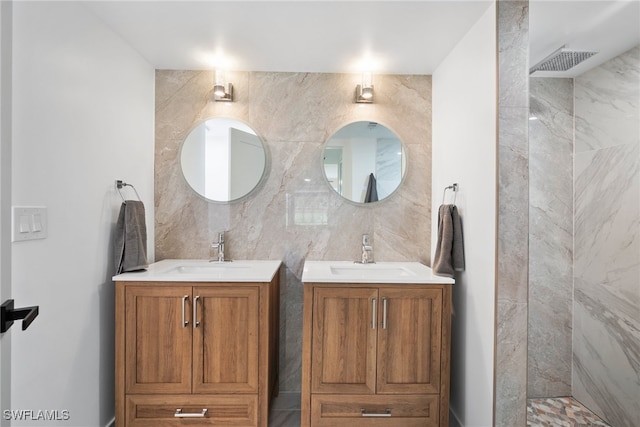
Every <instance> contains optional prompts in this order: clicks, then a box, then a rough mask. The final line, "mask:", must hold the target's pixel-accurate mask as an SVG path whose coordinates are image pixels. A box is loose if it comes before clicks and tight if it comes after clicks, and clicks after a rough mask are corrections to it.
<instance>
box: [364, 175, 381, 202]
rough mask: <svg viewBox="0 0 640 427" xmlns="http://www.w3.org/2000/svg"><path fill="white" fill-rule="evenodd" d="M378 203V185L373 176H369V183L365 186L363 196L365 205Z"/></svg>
mask: <svg viewBox="0 0 640 427" xmlns="http://www.w3.org/2000/svg"><path fill="white" fill-rule="evenodd" d="M377 201H378V185H377V182H376V177H375V176H373V174H370V175H369V183H368V184H367V193H366V194H365V196H364V202H365V203H371V202H377Z"/></svg>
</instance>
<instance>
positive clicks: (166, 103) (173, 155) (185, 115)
mask: <svg viewBox="0 0 640 427" xmlns="http://www.w3.org/2000/svg"><path fill="white" fill-rule="evenodd" d="M212 78H213V76H212V73H211V72H208V71H170V70H159V71H157V72H156V146H155V239H156V249H155V251H156V259H157V260H161V259H166V258H208V257H209V246H210V244H211V242H212V240H213V238H214V235H215V233H216V232H217V231H221V230H226V231H227V234H226V246H227V247H226V255H227V256H229V257H230V258H232V259H233V258H235V259H264V258H268V259H281V260H282V261H283V263H284V269H283V271H282V273H281V287H282V289H281V314H280V323H281V331H280V332H281V333H280V389H281V390H282V391H297V390H299V389H300V381H301V372H300V370H301V360H300V359H301V354H302V350H301V341H302V336H301V334H302V287H301V285H300V277H301V275H302V266H303V263H304V260H305V258H308V259H313V260H320V259H325V260H339V259H346V260H351V259H353V260H355V259H357V258H358V257H359V255H360V244H361V235H362V234H363V233H370V235H371V236H372V240H373V246H374V251H375V256H376V259H378V260H385V261H408V260H412V261H415V260H418V261H422V262H424V263H426V264H430V241H431V236H430V230H431V225H430V223H431V209H430V206H431V201H430V198H431V76H395V75H393V76H392V75H378V76H375V81H374V85H375V91H376V92H375V96H376V99H375V103H374V104H371V105H360V104H355V103H354V102H353V95H354V90H355V85H356V84H357V83H358V82H357V78H358V77H357V76H353V75H347V74H319V73H317V74H316V73H313V74H311V73H276V72H232V73H228V78H229V80H230V81H231V82H232V83H233V85H234V96H235V101H234V102H233V103H215V102H213V101H212ZM221 116H222V117H231V118H236V119H240V120H243V121H245V122H246V123H248V124H249V125H250V126H251V127H252V128H253V129H254V130H256V131H257V132H258V134H259V135H261V136H262V138H263V140H264V142H265V144H266V146H267V150H268V152H269V173H268V176H267V179H266V181H265V182H264V184H263V185H262V186H261V188H260V189H259V191H257V192H255V193H254V194H253V195H251V196H250V197H248V198H246V199H244V200H242V201H240V202H238V203H233V204H228V205H227V204H216V203H208V202H206V201H205V200H203V199H202V198H200V197H199V196H196V195H195V194H194V193H193V192H192V191H191V189H190V188H189V187H188V186H187V184H186V182H185V180H184V178H183V177H182V174H181V171H180V161H179V153H180V145H181V143H182V141H183V139H184V138H185V136H186V135H187V133H188V132H189V131H190V129H191V128H192V127H194V126H195V125H196V124H197V123H199V122H201V121H203V120H204V119H206V118H210V117H221ZM358 120H368V121H376V122H379V123H381V124H384V125H386V126H387V127H389V128H391V129H392V130H394V131H395V132H396V134H398V135H399V136H400V139H401V140H402V141H403V142H404V143H405V146H406V149H407V156H408V165H407V172H406V177H405V180H404V182H403V185H402V186H401V188H400V190H399V191H398V192H396V193H395V194H394V195H393V196H392V197H391V198H389V199H387V200H384V201H382V202H380V203H378V204H375V205H365V206H362V205H354V204H353V203H350V202H345V201H344V200H342V199H341V198H340V197H339V196H337V195H336V194H335V193H334V192H333V190H331V189H330V187H329V185H328V184H327V183H326V182H325V180H324V176H323V173H322V149H323V144H324V142H325V141H326V140H327V138H328V137H329V136H331V134H332V133H333V132H335V131H336V130H338V129H339V128H340V127H342V126H343V125H345V124H347V123H349V122H353V121H358Z"/></svg>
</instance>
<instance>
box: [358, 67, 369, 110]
mask: <svg viewBox="0 0 640 427" xmlns="http://www.w3.org/2000/svg"><path fill="white" fill-rule="evenodd" d="M356 103H358V104H372V103H373V76H372V74H371V73H369V72H367V73H362V84H359V85H357V86H356Z"/></svg>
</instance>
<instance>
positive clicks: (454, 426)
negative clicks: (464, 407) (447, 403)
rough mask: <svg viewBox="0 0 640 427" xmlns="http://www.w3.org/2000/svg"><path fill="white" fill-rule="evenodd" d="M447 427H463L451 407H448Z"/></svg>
mask: <svg viewBox="0 0 640 427" xmlns="http://www.w3.org/2000/svg"><path fill="white" fill-rule="evenodd" d="M449 427H464V426H463V425H462V423H461V422H460V420H459V419H458V417H457V416H456V413H455V412H453V410H452V409H449Z"/></svg>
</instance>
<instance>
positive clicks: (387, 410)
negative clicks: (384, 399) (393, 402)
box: [360, 408, 391, 417]
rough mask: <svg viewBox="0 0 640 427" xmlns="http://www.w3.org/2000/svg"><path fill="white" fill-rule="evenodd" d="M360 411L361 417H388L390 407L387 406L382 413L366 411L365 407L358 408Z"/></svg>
mask: <svg viewBox="0 0 640 427" xmlns="http://www.w3.org/2000/svg"><path fill="white" fill-rule="evenodd" d="M360 413H361V414H362V416H363V417H390V416H391V409H389V408H387V409H385V410H384V413H380V412H367V410H366V409H364V408H362V409H360Z"/></svg>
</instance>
